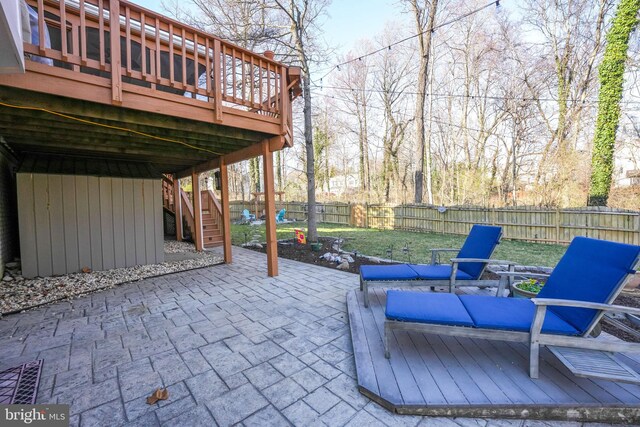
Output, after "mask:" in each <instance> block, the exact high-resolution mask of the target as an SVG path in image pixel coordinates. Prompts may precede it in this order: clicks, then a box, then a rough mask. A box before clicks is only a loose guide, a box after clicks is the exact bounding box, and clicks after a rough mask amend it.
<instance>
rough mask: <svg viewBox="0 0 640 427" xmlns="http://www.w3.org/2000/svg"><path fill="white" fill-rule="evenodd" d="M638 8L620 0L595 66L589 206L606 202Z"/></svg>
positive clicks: (635, 1)
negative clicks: (596, 90) (596, 92)
mask: <svg viewBox="0 0 640 427" xmlns="http://www.w3.org/2000/svg"><path fill="white" fill-rule="evenodd" d="M639 11H640V0H621V2H620V4H619V5H618V10H617V11H616V16H615V18H614V19H613V24H612V25H611V29H610V30H609V33H608V34H607V47H606V50H605V53H604V57H603V59H602V64H600V69H599V77H600V93H599V95H598V100H599V104H598V118H597V121H596V132H595V136H594V142H593V153H592V155H591V156H592V157H591V185H590V187H589V200H588V201H587V204H588V205H589V206H606V205H607V200H608V198H609V190H610V188H611V177H612V174H613V154H614V150H615V143H616V131H617V129H618V121H619V119H620V100H621V99H622V88H623V83H624V69H625V62H626V60H627V50H628V48H629V36H630V34H631V33H632V32H633V30H634V28H635V27H636V25H637V23H638V18H637V16H638V12H639Z"/></svg>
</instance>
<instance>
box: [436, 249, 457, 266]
mask: <svg viewBox="0 0 640 427" xmlns="http://www.w3.org/2000/svg"><path fill="white" fill-rule="evenodd" d="M429 250H430V251H431V265H435V264H436V257H437V256H438V252H458V251H460V249H455V248H435V249H429Z"/></svg>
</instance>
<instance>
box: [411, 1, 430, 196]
mask: <svg viewBox="0 0 640 427" xmlns="http://www.w3.org/2000/svg"><path fill="white" fill-rule="evenodd" d="M406 1H408V2H409V3H410V6H411V9H412V11H413V18H414V21H415V27H416V30H417V32H418V33H420V36H419V37H418V54H419V55H420V68H419V71H418V95H417V97H416V110H415V126H416V135H415V136H416V151H415V153H416V157H417V158H416V166H415V175H414V182H415V193H414V201H415V202H416V203H422V194H423V191H424V186H423V182H424V161H425V148H426V147H425V137H424V106H425V99H426V94H427V82H428V77H429V76H428V69H429V59H430V57H431V36H432V29H433V26H434V23H435V20H436V10H437V9H438V0H431V1H428V0H422V1H421V0H406ZM427 191H428V192H429V194H432V190H431V189H430V188H429V189H427ZM430 198H433V196H432V195H431V196H430Z"/></svg>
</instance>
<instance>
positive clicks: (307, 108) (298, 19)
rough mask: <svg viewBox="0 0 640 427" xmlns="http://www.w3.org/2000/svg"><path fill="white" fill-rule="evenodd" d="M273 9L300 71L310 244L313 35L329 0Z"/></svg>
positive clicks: (303, 0) (314, 231)
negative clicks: (281, 20)
mask: <svg viewBox="0 0 640 427" xmlns="http://www.w3.org/2000/svg"><path fill="white" fill-rule="evenodd" d="M273 3H274V5H275V6H276V9H277V10H279V11H280V12H282V13H283V14H284V15H285V16H286V18H287V21H288V27H289V34H288V35H287V36H286V37H281V38H280V39H279V42H280V43H281V44H282V45H283V46H285V47H286V49H287V50H289V51H290V52H292V53H293V54H294V55H295V58H296V62H297V63H298V64H299V65H300V68H301V69H302V96H303V98H304V109H303V114H304V140H305V151H306V173H307V208H308V209H307V211H308V217H307V221H308V230H307V236H308V238H309V241H311V242H315V241H317V240H318V228H317V224H316V183H315V170H314V164H315V162H314V150H313V124H312V102H311V64H312V63H313V62H316V61H317V60H318V59H319V58H318V57H314V55H315V54H318V53H319V52H318V49H317V44H316V43H315V36H316V35H317V34H318V33H319V31H318V30H319V29H318V25H319V21H320V19H321V18H322V16H323V14H324V11H325V8H326V7H327V6H328V4H329V0H288V1H286V0H273Z"/></svg>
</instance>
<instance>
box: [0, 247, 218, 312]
mask: <svg viewBox="0 0 640 427" xmlns="http://www.w3.org/2000/svg"><path fill="white" fill-rule="evenodd" d="M165 252H166V253H184V252H195V248H194V246H193V245H192V244H189V243H184V242H176V241H165ZM222 261H223V259H222V257H220V256H216V255H214V254H211V253H208V252H203V253H200V254H199V256H198V257H197V258H193V259H185V260H180V261H172V262H163V263H160V264H150V265H138V266H135V267H128V268H116V269H113V270H106V271H93V272H90V273H72V274H67V275H64V276H54V277H37V278H35V279H24V278H23V277H21V276H20V271H19V270H17V269H7V272H6V273H5V277H4V278H3V279H2V281H0V316H2V314H6V313H11V312H15V311H20V310H26V309H28V308H32V307H36V306H40V305H42V304H46V303H50V302H54V301H60V300H68V299H71V298H73V297H75V296H78V295H82V294H86V293H89V292H95V291H98V290H103V289H108V288H112V287H114V286H116V285H119V284H122V283H127V282H132V281H136V280H141V279H145V278H148V277H153V276H159V275H163V274H168V273H175V272H178V271H185V270H191V269H194V268H200V267H207V266H210V265H215V264H219V263H221V262H222Z"/></svg>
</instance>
